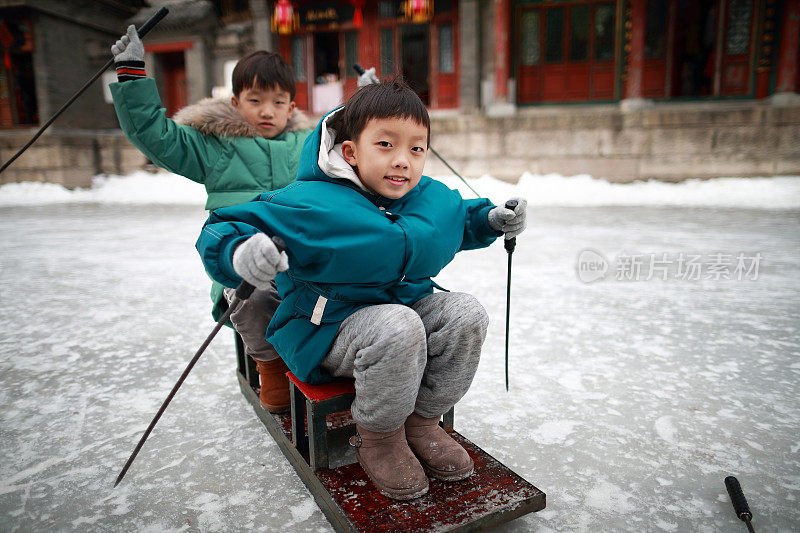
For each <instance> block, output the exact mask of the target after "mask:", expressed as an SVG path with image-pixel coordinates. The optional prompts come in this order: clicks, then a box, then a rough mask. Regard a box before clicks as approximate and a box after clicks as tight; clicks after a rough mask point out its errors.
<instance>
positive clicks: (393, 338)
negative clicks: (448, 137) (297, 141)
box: [197, 81, 526, 500]
mask: <svg viewBox="0 0 800 533" xmlns="http://www.w3.org/2000/svg"><path fill="white" fill-rule="evenodd" d="M429 138H430V118H429V116H428V112H427V110H426V109H425V105H424V104H423V103H422V101H421V100H420V98H419V97H418V96H417V95H416V94H415V93H414V91H413V90H411V89H410V88H409V87H408V86H407V85H406V84H404V83H402V82H400V81H393V82H385V83H378V84H375V85H368V86H366V87H364V88H362V89H361V90H359V91H358V92H357V93H355V95H353V97H352V98H350V100H349V101H348V102H347V104H345V106H344V107H342V108H339V109H337V110H334V111H332V112H331V113H329V114H328V115H327V116H326V117H324V118H323V119H322V121H321V122H320V124H319V125H318V126H317V128H316V130H315V131H314V133H312V134H311V136H310V137H309V138H308V140H307V141H306V143H305V145H304V146H303V154H302V156H301V160H300V168H299V170H298V177H297V181H295V182H294V183H292V184H291V185H289V186H287V187H284V188H283V189H281V190H279V191H274V192H270V193H265V194H262V195H260V196H259V197H258V198H256V199H255V200H253V201H251V202H248V203H246V204H239V205H236V206H231V207H228V208H225V209H218V210H216V211H214V212H212V213H211V214H210V216H209V219H208V221H207V222H206V225H205V227H204V228H203V232H202V233H201V235H200V237H199V238H198V240H197V249H198V251H199V252H200V256H201V257H202V259H203V263H204V264H205V267H206V270H207V272H208V273H209V275H211V276H212V277H213V278H214V279H216V280H217V281H219V282H220V283H223V284H225V285H227V286H229V287H236V286H237V285H238V284H239V283H241V282H242V280H245V281H247V282H248V283H250V284H252V285H254V286H255V287H264V286H267V285H269V284H270V283H271V282H272V280H273V279H274V280H275V281H277V283H278V288H279V290H280V294H281V296H282V301H281V304H280V307H279V308H278V310H277V312H276V313H275V316H274V317H273V319H272V322H271V323H270V325H269V328H268V331H267V334H268V335H269V337H268V339H269V340H270V342H272V343H273V344H274V346H275V347H276V348H277V350H278V351H279V352H280V354H281V356H282V357H283V358H284V360H285V361H286V362H287V364H288V365H289V367H290V368H291V370H292V372H293V373H294V374H295V376H297V377H298V378H299V379H301V380H303V381H306V382H321V381H324V380H326V379H328V380H330V379H331V376H344V377H350V378H354V379H355V391H356V394H355V400H354V401H353V404H352V407H351V413H352V415H353V420H354V421H355V423H356V429H357V431H358V436H357V437H356V438H355V439H354V440H351V443H352V444H353V445H354V446H356V447H357V451H356V457H357V458H358V461H359V463H360V464H361V466H362V467H363V468H364V471H365V472H366V473H367V475H368V476H369V478H370V479H371V480H372V481H373V483H374V484H375V486H376V488H377V489H378V490H380V491H381V492H382V493H383V494H386V495H387V496H389V497H391V498H395V499H400V500H407V499H411V498H415V497H418V496H422V495H423V494H425V493H426V492H427V491H428V488H429V483H428V478H427V477H426V472H427V474H428V475H430V476H431V477H434V478H436V479H439V480H442V481H446V482H455V481H459V480H462V479H465V478H467V477H469V476H470V475H471V474H472V472H473V468H474V464H473V461H472V459H471V458H470V456H469V454H468V453H467V452H466V451H465V450H464V448H462V447H461V445H460V444H458V442H456V441H455V440H454V439H452V438H451V437H450V436H449V435H448V434H447V433H446V432H445V431H444V430H443V429H442V428H441V427H440V426H439V425H438V423H439V420H440V418H441V416H442V414H443V413H446V412H447V411H448V410H449V409H450V408H451V407H452V406H453V405H454V404H455V403H456V402H457V401H458V400H459V399H461V398H462V397H463V396H464V394H466V392H467V390H468V389H469V386H470V384H471V383H472V379H473V377H474V375H475V371H476V369H477V367H478V361H479V359H480V353H481V345H482V344H483V341H484V338H485V336H486V328H487V325H488V321H489V318H488V316H487V313H486V311H485V310H484V308H483V306H482V305H481V304H480V302H478V300H476V299H475V298H474V297H473V296H471V295H469V294H465V293H459V292H437V293H434V291H433V289H434V287H438V286H437V285H436V284H435V283H434V282H433V280H432V279H431V278H433V277H434V276H436V275H438V274H439V272H441V270H442V269H443V268H444V267H445V266H446V265H447V264H448V263H450V262H451V261H452V260H453V258H454V257H455V255H456V253H458V252H459V251H461V250H474V249H478V248H483V247H486V246H489V245H490V244H491V243H492V242H493V241H494V240H495V239H496V238H497V237H500V236H501V235H504V234H505V236H506V237H509V238H510V237H515V236H516V235H518V234H519V233H521V232H522V231H523V230H524V228H525V219H526V211H525V210H526V202H525V200H524V199H522V198H517V199H516V200H517V201H518V205H517V207H516V208H515V209H514V210H511V209H506V208H505V207H502V206H501V207H495V206H494V205H492V203H491V202H490V201H489V200H488V199H486V198H478V199H471V200H464V199H463V198H462V197H461V195H460V194H459V193H458V192H457V191H454V190H450V189H448V188H447V187H446V186H445V185H444V184H442V183H441V182H438V181H436V180H433V179H431V178H430V177H427V176H423V175H422V169H423V167H424V165H425V159H426V155H427V152H428V147H429ZM271 236H278V237H281V239H283V241H284V243H285V245H286V251H285V252H281V251H279V250H278V248H277V247H276V246H275V245H274V244H273V241H272V240H271V239H270V238H269V237H271Z"/></svg>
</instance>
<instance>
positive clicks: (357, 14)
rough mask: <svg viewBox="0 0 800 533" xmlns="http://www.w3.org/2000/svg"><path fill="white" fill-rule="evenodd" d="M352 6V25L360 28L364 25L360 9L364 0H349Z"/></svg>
mask: <svg viewBox="0 0 800 533" xmlns="http://www.w3.org/2000/svg"><path fill="white" fill-rule="evenodd" d="M350 4H351V5H352V6H353V26H355V27H356V28H360V27H361V26H363V25H364V14H363V12H362V11H361V10H362V8H363V7H364V0H350Z"/></svg>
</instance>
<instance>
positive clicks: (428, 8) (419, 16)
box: [403, 0, 433, 24]
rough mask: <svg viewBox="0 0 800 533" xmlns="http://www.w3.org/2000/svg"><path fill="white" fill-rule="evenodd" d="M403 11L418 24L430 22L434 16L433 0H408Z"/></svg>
mask: <svg viewBox="0 0 800 533" xmlns="http://www.w3.org/2000/svg"><path fill="white" fill-rule="evenodd" d="M403 12H404V13H405V16H406V18H407V19H410V20H411V22H414V23H416V24H419V23H421V22H428V21H429V20H430V19H431V16H433V0H406V1H405V3H404V4H403Z"/></svg>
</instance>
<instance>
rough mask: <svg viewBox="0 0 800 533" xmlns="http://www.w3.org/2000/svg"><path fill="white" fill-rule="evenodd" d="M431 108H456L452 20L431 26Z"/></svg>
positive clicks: (455, 49) (455, 26)
mask: <svg viewBox="0 0 800 533" xmlns="http://www.w3.org/2000/svg"><path fill="white" fill-rule="evenodd" d="M430 27H431V104H430V105H431V107H433V108H437V109H451V108H454V107H458V24H456V23H455V21H454V20H453V19H452V18H443V19H437V21H436V23H434V24H431V26H430Z"/></svg>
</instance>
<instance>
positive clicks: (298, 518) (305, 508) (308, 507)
mask: <svg viewBox="0 0 800 533" xmlns="http://www.w3.org/2000/svg"><path fill="white" fill-rule="evenodd" d="M316 510H317V504H316V503H314V499H313V498H306V499H305V500H303V501H302V502H301V503H300V504H299V505H293V506H292V507H289V511H290V512H291V513H292V518H293V519H294V521H295V522H305V521H306V520H308V519H309V518H310V517H311V515H312V514H314V511H316Z"/></svg>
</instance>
